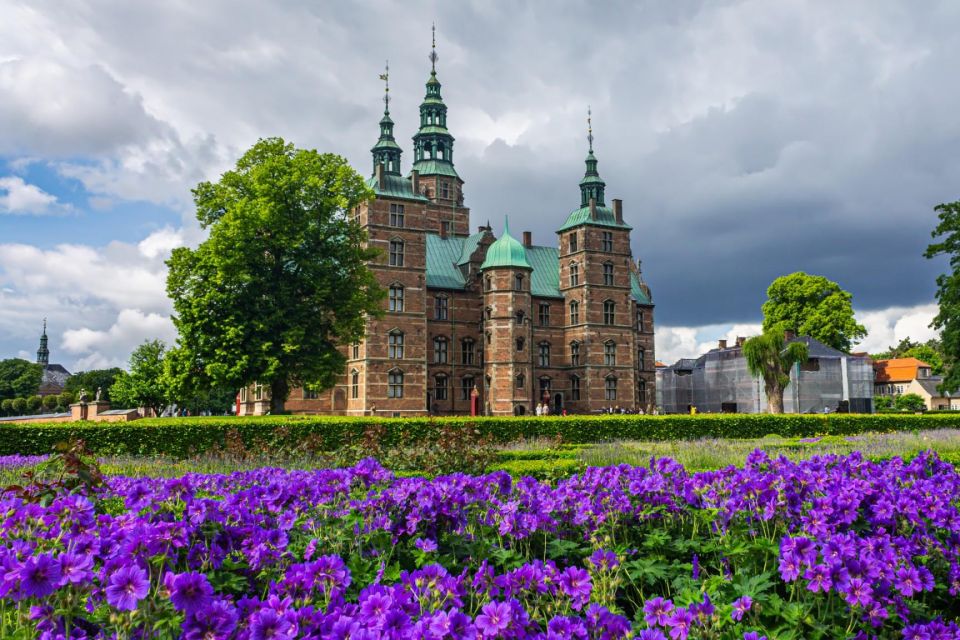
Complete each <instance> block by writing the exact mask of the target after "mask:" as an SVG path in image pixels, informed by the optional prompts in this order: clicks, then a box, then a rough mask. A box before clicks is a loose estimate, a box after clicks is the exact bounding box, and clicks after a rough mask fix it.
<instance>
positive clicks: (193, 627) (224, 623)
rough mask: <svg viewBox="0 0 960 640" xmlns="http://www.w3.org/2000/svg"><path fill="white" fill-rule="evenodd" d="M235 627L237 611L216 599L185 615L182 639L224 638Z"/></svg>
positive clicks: (218, 639)
mask: <svg viewBox="0 0 960 640" xmlns="http://www.w3.org/2000/svg"><path fill="white" fill-rule="evenodd" d="M236 628H237V612H236V610H235V609H234V607H233V605H232V604H230V603H229V602H227V601H225V600H216V601H214V602H211V603H210V604H208V605H207V606H205V607H203V608H202V609H198V610H196V611H194V612H192V613H190V614H188V615H187V619H186V620H185V621H184V623H183V640H225V639H226V638H229V637H230V634H232V633H233V630H234V629H236Z"/></svg>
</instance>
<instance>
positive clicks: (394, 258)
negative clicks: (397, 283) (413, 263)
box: [390, 240, 403, 267]
mask: <svg viewBox="0 0 960 640" xmlns="http://www.w3.org/2000/svg"><path fill="white" fill-rule="evenodd" d="M390 266H391V267H402V266H403V241H402V240H391V241H390Z"/></svg>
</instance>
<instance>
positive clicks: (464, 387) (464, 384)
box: [460, 376, 474, 400]
mask: <svg viewBox="0 0 960 640" xmlns="http://www.w3.org/2000/svg"><path fill="white" fill-rule="evenodd" d="M473 385H474V381H473V376H464V377H462V378H460V399H461V400H469V399H470V392H471V391H473Z"/></svg>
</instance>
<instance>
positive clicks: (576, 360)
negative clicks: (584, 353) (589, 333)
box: [570, 342, 580, 367]
mask: <svg viewBox="0 0 960 640" xmlns="http://www.w3.org/2000/svg"><path fill="white" fill-rule="evenodd" d="M570 366H573V367H579V366H580V343H579V342H571V343H570Z"/></svg>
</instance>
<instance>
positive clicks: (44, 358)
mask: <svg viewBox="0 0 960 640" xmlns="http://www.w3.org/2000/svg"><path fill="white" fill-rule="evenodd" d="M37 364H40V365H43V366H47V365H48V364H50V349H48V348H47V319H46V318H44V319H43V334H41V336H40V348H39V349H37Z"/></svg>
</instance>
